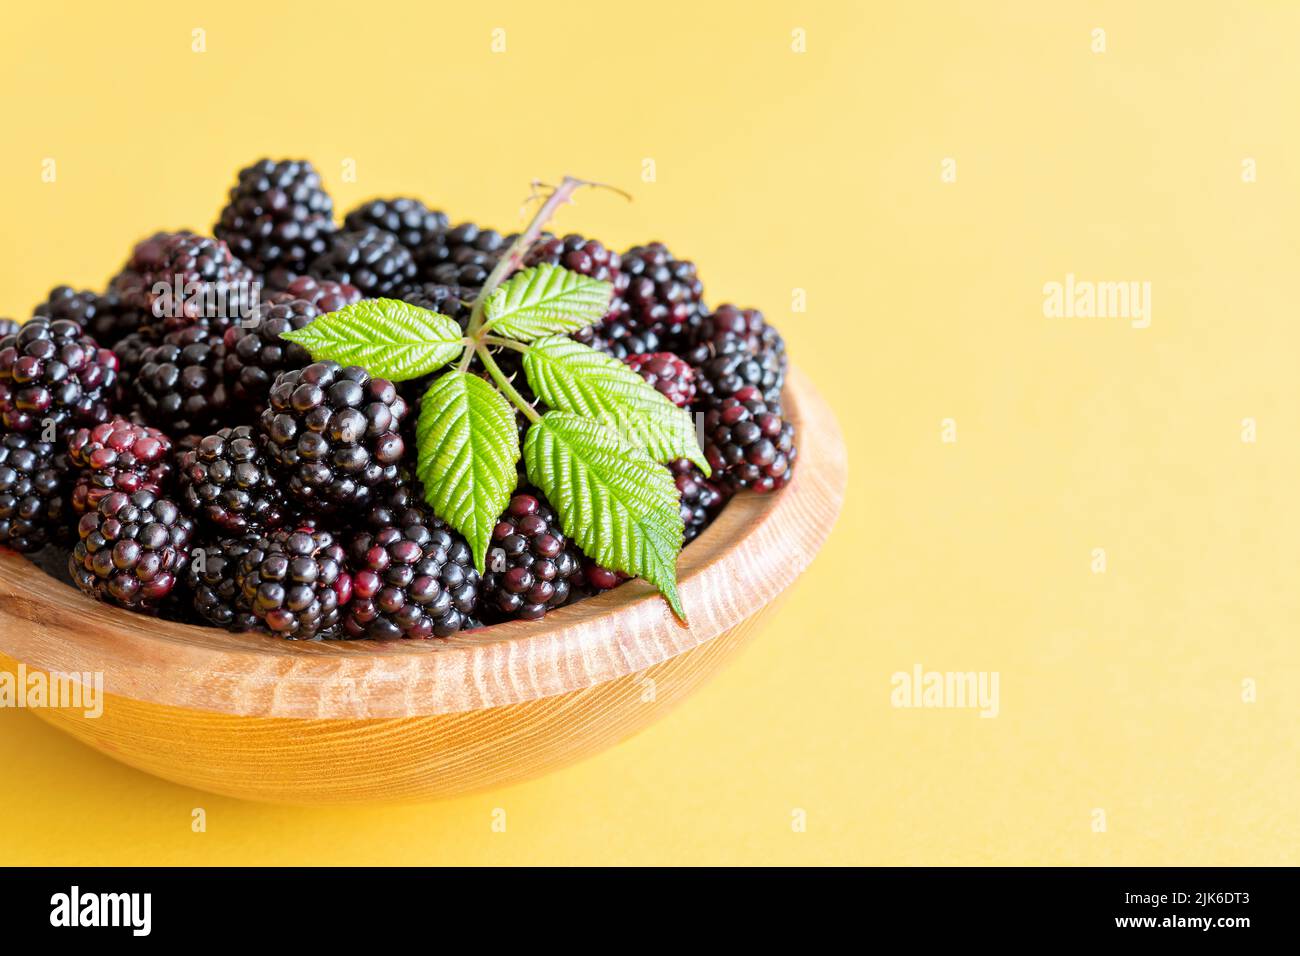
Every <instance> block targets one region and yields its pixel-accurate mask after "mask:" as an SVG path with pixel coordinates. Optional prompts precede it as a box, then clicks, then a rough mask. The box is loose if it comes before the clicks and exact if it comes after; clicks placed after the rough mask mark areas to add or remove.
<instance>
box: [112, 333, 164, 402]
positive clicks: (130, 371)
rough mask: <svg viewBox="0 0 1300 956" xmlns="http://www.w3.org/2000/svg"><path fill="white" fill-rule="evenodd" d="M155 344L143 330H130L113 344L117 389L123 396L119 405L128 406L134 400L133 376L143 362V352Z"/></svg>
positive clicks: (137, 372)
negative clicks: (129, 332)
mask: <svg viewBox="0 0 1300 956" xmlns="http://www.w3.org/2000/svg"><path fill="white" fill-rule="evenodd" d="M156 344H157V343H156V342H153V341H150V339H149V338H148V337H147V336H146V335H145V334H144V333H143V332H132V333H131V334H130V335H125V336H123V337H122V338H120V339H118V341H117V342H115V343H114V344H113V354H114V355H116V356H117V390H118V393H119V394H120V395H121V396H123V397H124V400H123V401H122V402H119V404H120V405H123V406H124V407H125V406H129V405H130V404H131V403H132V402H133V401H134V395H135V377H136V375H137V374H139V372H140V366H141V365H143V364H144V353H145V352H147V351H149V349H151V348H153V347H154V346H155V345H156Z"/></svg>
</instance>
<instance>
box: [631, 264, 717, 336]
mask: <svg viewBox="0 0 1300 956" xmlns="http://www.w3.org/2000/svg"><path fill="white" fill-rule="evenodd" d="M621 268H622V271H623V272H624V273H625V274H626V275H627V277H628V286H627V291H626V292H624V293H623V295H624V297H625V298H626V299H627V304H628V311H629V318H630V321H631V322H632V324H634V325H636V326H638V327H639V328H642V329H657V330H668V331H672V330H673V329H676V328H679V327H682V326H685V325H688V324H690V323H691V322H692V321H693V320H698V318H699V316H701V315H702V314H703V311H704V306H703V299H704V283H702V282H701V281H700V278H699V276H698V275H696V272H695V263H693V262H688V261H686V260H684V259H675V258H673V254H672V253H671V252H669V251H668V247H667V246H665V245H664V244H663V243H662V242H652V243H649V244H647V245H644V246H635V247H633V248H631V249H629V250H628V251H627V252H625V253H623V256H622V262H621Z"/></svg>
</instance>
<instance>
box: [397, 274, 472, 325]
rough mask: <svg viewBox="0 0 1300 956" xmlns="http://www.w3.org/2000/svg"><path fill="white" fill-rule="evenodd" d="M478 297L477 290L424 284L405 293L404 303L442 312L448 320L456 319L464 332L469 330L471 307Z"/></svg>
mask: <svg viewBox="0 0 1300 956" xmlns="http://www.w3.org/2000/svg"><path fill="white" fill-rule="evenodd" d="M476 295H478V290H477V289H469V288H462V287H461V286H454V285H438V284H437V283H436V282H424V283H420V284H419V285H415V286H413V287H411V288H410V289H409V290H407V291H406V292H405V293H403V295H402V301H403V302H409V303H411V305H418V306H419V307H420V308H422V309H431V310H433V311H434V312H441V313H442V314H443V315H445V316H447V317H448V318H452V319H455V320H456V322H457V323H459V325H460V328H461V331H462V332H463V331H465V330H466V329H468V328H469V314H470V307H471V305H472V304H473V302H474V297H475V296H476Z"/></svg>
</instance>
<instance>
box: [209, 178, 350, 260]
mask: <svg viewBox="0 0 1300 956" xmlns="http://www.w3.org/2000/svg"><path fill="white" fill-rule="evenodd" d="M212 232H213V235H215V236H216V237H217V238H218V239H222V240H224V241H225V242H226V243H227V244H228V245H229V246H230V250H231V252H232V253H234V255H236V256H237V257H238V258H240V259H242V260H243V261H244V262H245V263H246V264H247V265H248V266H249V267H250V268H251V269H253V270H254V271H256V272H258V273H261V274H263V275H265V274H267V273H273V272H286V273H292V274H295V275H300V274H302V273H303V272H306V271H307V267H308V266H309V265H310V264H311V262H312V261H313V260H314V259H315V258H316V257H317V256H319V255H321V254H322V253H324V252H325V251H326V249H327V248H328V240H329V237H330V236H331V235H332V234H333V233H334V200H332V199H331V198H330V196H329V193H327V192H325V190H324V189H322V188H321V184H320V174H319V173H317V172H316V170H315V168H314V167H313V166H312V164H311V163H309V162H307V161H306V160H291V159H286V160H281V161H279V162H275V161H273V160H270V159H262V160H259V161H258V162H256V163H254V164H253V165H251V166H249V167H248V168H246V169H242V170H240V172H239V181H238V182H237V183H236V184H235V186H234V187H233V188H232V189H231V190H230V202H229V203H228V204H227V205H226V208H225V209H223V210H222V211H221V218H220V219H219V220H218V222H217V224H216V225H215V226H214V227H213V229H212Z"/></svg>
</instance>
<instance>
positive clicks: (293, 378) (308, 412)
mask: <svg viewBox="0 0 1300 956" xmlns="http://www.w3.org/2000/svg"><path fill="white" fill-rule="evenodd" d="M405 417H406V401H405V400H404V399H403V398H402V397H401V396H400V395H399V394H398V392H397V388H396V387H395V386H394V385H393V383H392V382H389V381H388V380H386V379H382V378H374V379H372V378H371V377H370V374H369V373H368V372H366V370H365V369H362V368H358V367H357V366H354V365H349V366H346V367H345V366H341V365H339V364H338V363H337V362H316V363H313V364H312V365H308V366H307V367H306V368H304V369H301V370H297V371H289V372H283V373H281V374H280V376H279V377H278V378H276V380H275V383H274V384H273V385H272V386H271V391H270V394H269V401H268V407H267V408H266V410H265V411H263V412H262V416H261V419H260V421H259V427H260V429H261V431H262V434H264V435H265V436H266V437H267V438H268V439H269V441H268V443H267V450H268V454H269V455H270V458H271V460H272V462H273V463H274V464H275V465H276V466H277V468H278V469H279V471H280V472H281V473H282V475H283V476H284V478H285V487H286V490H287V492H288V494H289V496H290V497H291V498H292V499H294V500H295V501H297V502H298V504H299V505H300V506H302V507H304V508H306V509H308V510H310V511H316V512H329V511H333V510H335V509H337V508H339V507H354V506H364V505H366V504H367V502H368V501H369V499H370V497H371V495H372V494H373V492H374V491H375V490H376V489H380V488H383V487H384V486H387V485H392V484H395V483H396V481H397V479H398V470H397V466H398V464H399V463H400V462H401V460H402V454H403V453H404V451H405V444H404V442H403V441H402V436H401V426H402V420H403V419H404V418H405Z"/></svg>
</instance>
